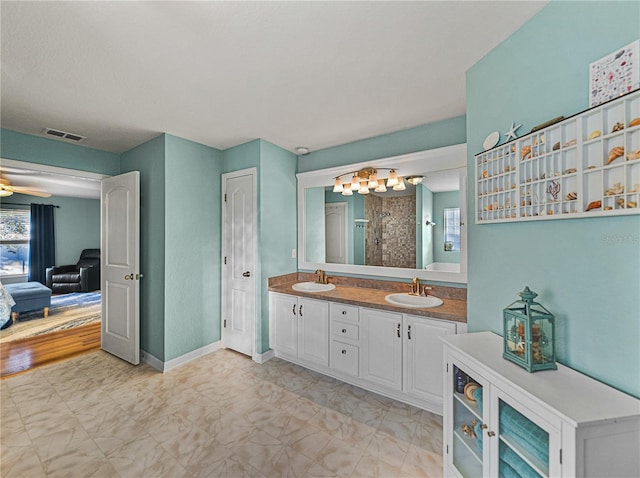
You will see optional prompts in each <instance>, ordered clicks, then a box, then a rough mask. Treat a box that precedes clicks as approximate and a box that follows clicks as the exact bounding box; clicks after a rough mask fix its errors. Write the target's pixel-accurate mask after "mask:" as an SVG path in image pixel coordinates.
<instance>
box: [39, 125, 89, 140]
mask: <svg viewBox="0 0 640 478" xmlns="http://www.w3.org/2000/svg"><path fill="white" fill-rule="evenodd" d="M42 132H43V133H44V134H48V135H50V136H55V137H56V138H62V139H68V140H69V141H75V142H76V143H80V142H82V141H84V140H85V139H87V137H86V136H80V135H79V134H73V133H67V132H65V131H60V130H59V129H52V128H45V129H43V130H42Z"/></svg>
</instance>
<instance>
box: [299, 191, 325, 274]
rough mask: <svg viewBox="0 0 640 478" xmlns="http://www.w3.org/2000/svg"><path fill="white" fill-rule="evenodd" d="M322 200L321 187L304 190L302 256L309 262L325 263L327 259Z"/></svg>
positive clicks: (322, 192) (323, 196)
mask: <svg viewBox="0 0 640 478" xmlns="http://www.w3.org/2000/svg"><path fill="white" fill-rule="evenodd" d="M324 198H325V191H324V188H323V187H317V188H307V189H305V190H304V219H305V223H304V239H305V243H304V255H305V260H306V261H309V262H326V258H327V247H326V237H325V231H326V227H325V216H326V214H325V208H324ZM300 226H301V227H302V225H300Z"/></svg>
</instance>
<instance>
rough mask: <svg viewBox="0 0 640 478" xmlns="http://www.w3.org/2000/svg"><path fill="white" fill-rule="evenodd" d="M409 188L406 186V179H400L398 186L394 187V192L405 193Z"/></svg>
mask: <svg viewBox="0 0 640 478" xmlns="http://www.w3.org/2000/svg"><path fill="white" fill-rule="evenodd" d="M405 189H407V187H406V186H405V185H404V179H402V178H398V184H396V185H395V186H394V187H393V190H394V191H404V190H405Z"/></svg>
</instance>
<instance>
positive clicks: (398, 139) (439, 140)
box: [298, 116, 466, 173]
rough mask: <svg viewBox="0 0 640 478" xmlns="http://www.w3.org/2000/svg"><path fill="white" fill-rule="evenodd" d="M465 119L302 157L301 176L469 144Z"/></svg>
mask: <svg viewBox="0 0 640 478" xmlns="http://www.w3.org/2000/svg"><path fill="white" fill-rule="evenodd" d="M465 128H466V124H465V117H464V116H457V117H455V118H450V119H446V120H443V121H437V122H434V123H429V124H425V125H422V126H416V127H415V128H411V129H405V130H402V131H396V132H394V133H389V134H385V135H382V136H376V137H374V138H367V139H363V140H360V141H354V142H352V143H347V144H343V145H340V146H334V147H332V148H326V149H321V150H318V151H313V152H312V153H309V154H307V155H305V156H298V172H299V173H302V172H306V171H315V170H317V169H325V168H331V167H334V166H344V165H346V164H354V163H359V162H362V161H371V160H374V159H380V158H387V157H389V156H397V155H399V154H407V153H415V152H416V151H424V150H427V149H435V148H442V147H444V146H451V145H454V144H461V143H464V142H465V141H466V129H465Z"/></svg>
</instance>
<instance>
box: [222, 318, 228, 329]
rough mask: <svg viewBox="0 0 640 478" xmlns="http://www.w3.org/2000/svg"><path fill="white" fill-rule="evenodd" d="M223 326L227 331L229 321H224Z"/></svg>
mask: <svg viewBox="0 0 640 478" xmlns="http://www.w3.org/2000/svg"><path fill="white" fill-rule="evenodd" d="M222 326H223V327H224V328H225V329H226V328H227V319H224V320H223V321H222Z"/></svg>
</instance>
